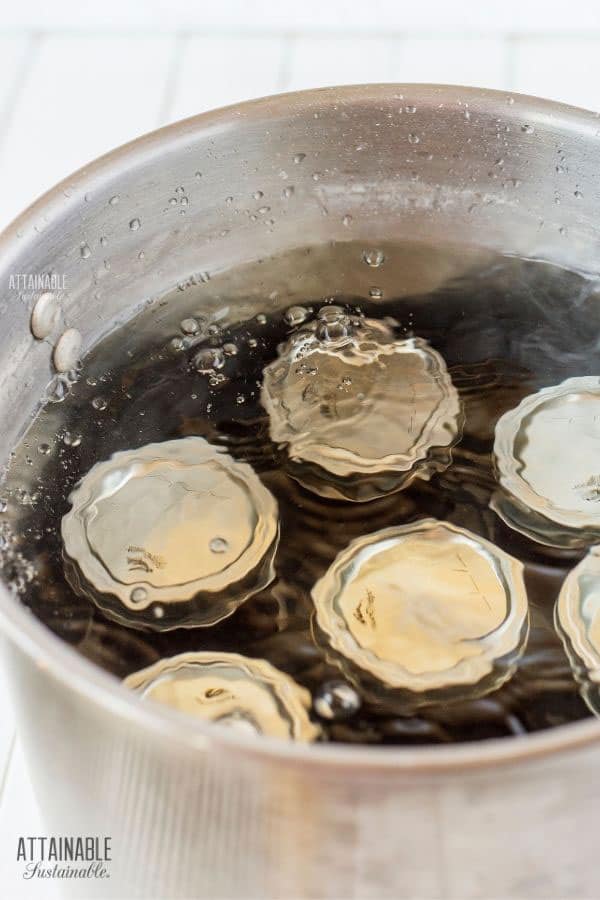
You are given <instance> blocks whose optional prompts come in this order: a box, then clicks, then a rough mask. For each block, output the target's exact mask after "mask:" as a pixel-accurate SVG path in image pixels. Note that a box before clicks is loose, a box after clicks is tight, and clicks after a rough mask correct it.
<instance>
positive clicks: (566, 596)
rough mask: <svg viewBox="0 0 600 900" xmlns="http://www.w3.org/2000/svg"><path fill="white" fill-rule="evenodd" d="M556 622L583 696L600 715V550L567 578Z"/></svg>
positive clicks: (560, 597) (558, 605)
mask: <svg viewBox="0 0 600 900" xmlns="http://www.w3.org/2000/svg"><path fill="white" fill-rule="evenodd" d="M554 621H555V624H556V630H557V631H558V633H559V635H560V637H561V638H562V642H563V644H564V647H565V651H566V653H567V656H568V657H569V661H570V663H571V668H572V669H573V674H574V675H575V678H576V679H577V681H578V682H579V684H580V686H581V695H582V697H583V699H584V700H585V702H586V703H587V705H588V706H589V708H590V709H591V710H592V712H594V713H596V715H600V547H592V549H591V550H590V551H589V553H587V555H586V556H584V558H583V559H582V560H581V562H580V563H579V564H578V565H577V566H575V568H574V569H571V571H570V572H569V574H568V575H567V577H566V578H565V580H564V582H563V585H562V588H561V590H560V594H559V595H558V600H557V601H556V606H555V608H554Z"/></svg>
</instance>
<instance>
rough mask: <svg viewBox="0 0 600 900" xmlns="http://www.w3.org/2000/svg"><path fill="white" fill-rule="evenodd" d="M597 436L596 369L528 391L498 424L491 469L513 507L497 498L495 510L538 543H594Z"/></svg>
mask: <svg viewBox="0 0 600 900" xmlns="http://www.w3.org/2000/svg"><path fill="white" fill-rule="evenodd" d="M599 439H600V378H598V377H597V376H586V377H582V378H568V379H567V380H566V381H563V382H562V383H561V384H558V385H555V386H553V387H547V388H543V389H542V390H540V391H538V392H537V393H536V394H532V395H530V396H529V397H526V398H525V399H524V400H522V401H521V403H520V404H519V405H518V406H517V407H516V408H515V409H512V410H510V411H509V412H507V413H505V414H504V415H503V416H502V417H501V418H500V419H499V420H498V423H497V425H496V436H495V441H494V458H495V463H496V468H497V470H498V474H499V481H500V485H501V486H502V489H503V491H504V492H505V494H506V495H507V496H508V497H509V498H511V499H513V500H514V505H515V510H516V512H515V514H514V515H512V514H511V513H510V509H509V510H508V512H506V514H503V510H504V508H505V506H506V504H503V503H502V502H501V501H499V502H496V503H494V504H493V506H494V508H495V509H496V511H497V512H498V513H499V514H500V515H501V516H502V518H504V519H505V521H506V522H507V523H508V524H509V525H511V527H513V528H516V529H517V530H518V531H522V532H523V533H525V534H528V536H530V537H533V538H534V539H535V540H538V541H540V542H542V543H551V544H556V545H558V546H561V545H569V546H574V545H577V543H588V544H589V543H590V542H592V541H593V540H594V538H597V537H598V536H600V461H599V456H598V442H599ZM528 511H531V513H532V516H531V521H530V522H529V523H528V522H527V512H528ZM557 526H558V527H557ZM578 533H579V536H580V538H581V540H580V541H579V542H578V540H577V536H578Z"/></svg>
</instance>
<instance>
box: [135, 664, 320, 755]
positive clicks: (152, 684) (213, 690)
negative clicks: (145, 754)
mask: <svg viewBox="0 0 600 900" xmlns="http://www.w3.org/2000/svg"><path fill="white" fill-rule="evenodd" d="M123 683H124V684H125V685H126V686H127V687H130V688H132V689H133V690H136V691H138V692H139V693H140V694H141V695H142V696H143V697H147V698H149V699H151V700H156V701H158V702H159V703H165V704H167V705H168V706H172V707H174V708H175V709H178V710H179V711H180V712H184V713H188V714H189V715H192V716H196V717H199V718H201V719H210V720H211V721H212V722H218V723H219V724H220V725H227V726H230V727H232V728H236V729H238V730H243V731H245V732H247V733H249V734H264V735H269V736H270V737H276V738H282V739H290V738H291V739H293V740H296V741H314V740H316V738H318V737H319V735H320V729H319V727H318V726H317V725H315V724H314V723H313V722H311V720H310V718H309V715H308V710H309V709H310V702H311V700H310V694H309V692H308V691H307V690H306V689H305V688H303V687H300V685H298V684H296V682H295V681H294V680H293V679H292V678H290V676H289V675H286V674H285V673H284V672H280V671H279V669H276V668H275V667H274V666H272V665H271V663H269V662H267V661H266V660H264V659H248V658H247V657H245V656H240V655H239V654H238V653H213V652H202V653H181V654H179V655H178V656H173V657H171V658H170V659H163V660H160V662H157V663H155V664H154V665H152V666H148V668H146V669H141V670H140V671H139V672H135V673H134V674H133V675H129V676H128V677H127V678H126V679H125V680H124V682H123Z"/></svg>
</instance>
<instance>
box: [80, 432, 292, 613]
mask: <svg viewBox="0 0 600 900" xmlns="http://www.w3.org/2000/svg"><path fill="white" fill-rule="evenodd" d="M70 501H71V509H70V511H69V512H68V513H67V514H66V515H65V516H64V518H63V520H62V537H63V548H64V556H65V560H66V563H67V567H66V569H67V574H68V576H69V578H70V580H71V582H72V583H73V586H74V587H75V589H76V590H78V591H80V592H82V593H84V594H86V595H88V596H90V597H91V598H92V599H93V600H94V602H95V603H96V604H97V605H98V606H99V607H100V608H101V609H102V611H103V612H104V613H105V614H106V615H107V616H109V617H110V618H113V619H116V620H117V621H119V622H122V623H124V624H127V625H130V626H133V627H138V628H154V629H159V630H165V629H170V628H177V627H194V626H200V625H213V624H214V623H216V622H218V621H220V620H221V619H223V618H225V617H226V616H228V615H230V614H231V613H232V612H233V611H234V610H235V609H236V608H237V607H238V606H239V605H240V604H241V603H242V602H243V601H244V600H246V599H247V598H248V597H249V596H250V595H251V594H253V593H255V592H256V591H258V590H261V589H263V588H264V587H266V586H267V584H269V583H270V581H271V580H272V579H273V576H274V571H273V557H274V554H275V550H276V547H277V540H278V513H277V503H276V501H275V498H274V497H273V495H272V494H271V493H270V491H268V490H267V489H266V488H265V487H264V485H263V484H262V482H261V481H260V480H259V478H258V476H257V475H256V473H255V472H254V471H253V469H252V468H251V467H250V466H248V465H246V464H245V463H239V462H236V461H235V460H233V459H232V457H231V456H229V455H227V454H226V453H224V452H223V450H222V449H220V448H218V447H213V446H212V445H211V444H209V443H208V442H207V441H206V440H204V438H201V437H187V438H181V439H180V440H173V441H165V442H164V443H156V444H147V445H146V446H144V447H140V448H139V449H136V450H126V451H122V452H119V453H115V454H114V455H113V456H112V457H111V458H110V459H109V460H107V461H105V462H101V463H98V464H96V465H95V466H93V468H92V469H90V471H89V472H88V473H87V474H86V475H85V476H84V478H83V479H82V481H81V482H80V483H79V484H78V486H77V487H76V488H75V490H74V491H73V492H72V493H71V496H70Z"/></svg>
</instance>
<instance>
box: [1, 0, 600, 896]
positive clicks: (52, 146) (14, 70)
mask: <svg viewBox="0 0 600 900" xmlns="http://www.w3.org/2000/svg"><path fill="white" fill-rule="evenodd" d="M432 23H435V24H434V25H432ZM599 76H600V4H598V3H597V2H591V0H590V2H586V0H571V2H570V3H568V4H565V3H564V2H563V0H560V2H553V0H540V2H538V0H529V2H527V0H504V2H503V3H502V4H489V3H474V2H467V0H463V2H455V3H448V2H446V0H425V2H420V3H414V2H410V3H408V2H402V0H369V2H368V3H364V2H363V3H359V2H353V3H346V2H342V0H330V2H327V0H303V2H302V3H297V2H286V0H279V2H276V0H252V2H247V0H220V2H219V3H216V4H208V3H204V2H198V3H188V2H186V0H148V2H145V3H142V2H141V0H137V2H125V0H104V2H103V3H98V2H96V0H94V2H88V0H79V2H78V3H76V4H75V3H73V2H69V0H55V2H54V3H48V2H47V0H20V2H18V3H7V4H4V5H2V6H0V123H1V125H0V227H1V226H4V225H5V224H6V223H7V222H8V221H9V220H10V219H11V218H13V217H14V216H15V215H16V214H17V213H18V212H19V211H20V210H21V209H22V208H23V207H24V206H25V205H27V204H28V203H29V202H30V201H31V200H32V199H34V198H35V197H36V196H37V195H39V194H40V193H41V192H42V191H44V190H45V189H46V188H48V187H50V186H51V185H52V184H53V183H54V182H56V181H57V180H59V179H60V178H62V177H63V176H65V175H67V174H69V172H71V171H73V169H75V168H77V167H79V166H80V165H83V164H84V163H85V162H87V161H88V160H90V159H91V158H93V157H95V156H97V155H99V154H100V153H103V152H104V151H106V150H108V149H110V148H111V147H113V146H115V145H117V144H119V143H122V142H124V141H126V140H129V139H130V138H133V137H135V136H136V135H138V134H140V133H141V132H144V131H148V130H150V129H153V128H155V127H157V126H159V125H162V124H165V123H166V122H169V121H173V120H175V119H177V118H181V117H183V116H188V115H192V114H193V113H196V112H201V111H203V110H206V109H209V108H211V107H214V106H219V105H224V104H227V103H232V102H235V101H237V100H243V99H247V98H250V97H253V96H260V95H262V94H268V93H274V92H277V91H285V90H295V89H300V88H305V87H313V86H321V85H324V84H336V83H337V84H340V83H352V82H354V83H356V82H361V81H363V82H364V81H437V82H444V81H445V82H452V83H458V84H478V85H482V86H486V87H495V88H500V89H503V90H507V91H523V92H528V93H533V94H540V95H545V96H548V97H552V98H554V99H557V100H565V101H567V102H571V103H574V104H578V105H582V106H588V107H590V108H596V109H600V77H599ZM0 334H1V322H0ZM0 427H1V426H0ZM0 673H1V670H0ZM39 833H43V830H42V826H41V824H40V821H39V811H38V809H37V807H36V804H35V799H34V797H33V795H32V792H31V788H30V785H29V782H28V779H27V771H26V766H25V763H24V760H23V756H22V753H21V748H20V745H19V742H18V737H17V738H16V739H15V736H14V728H13V718H12V711H11V708H10V702H9V699H8V697H7V691H6V687H5V686H4V684H3V683H2V681H1V674H0V897H2V898H6V900H11V898H13V897H14V898H20V897H25V896H27V897H35V896H39V897H42V898H44V900H45V898H48V900H51V898H52V897H53V896H54V894H53V893H52V889H51V888H50V887H48V886H45V885H44V887H43V889H41V893H40V891H39V890H38V891H37V892H36V891H35V889H33V888H32V887H31V886H30V885H27V886H24V884H23V882H22V881H20V879H19V877H18V873H17V871H16V867H15V864H14V856H15V840H16V836H17V835H20V834H24V835H27V834H39Z"/></svg>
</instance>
